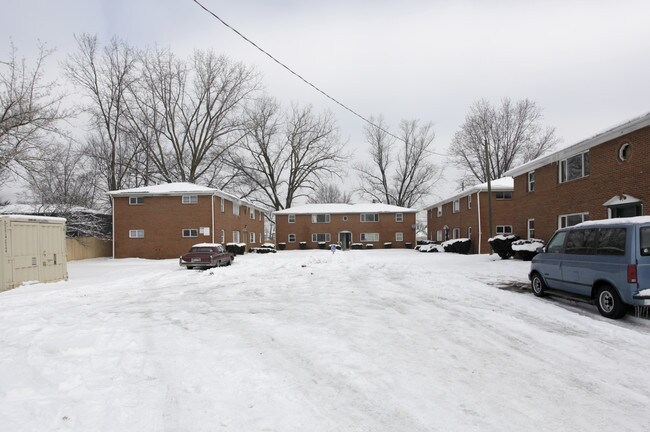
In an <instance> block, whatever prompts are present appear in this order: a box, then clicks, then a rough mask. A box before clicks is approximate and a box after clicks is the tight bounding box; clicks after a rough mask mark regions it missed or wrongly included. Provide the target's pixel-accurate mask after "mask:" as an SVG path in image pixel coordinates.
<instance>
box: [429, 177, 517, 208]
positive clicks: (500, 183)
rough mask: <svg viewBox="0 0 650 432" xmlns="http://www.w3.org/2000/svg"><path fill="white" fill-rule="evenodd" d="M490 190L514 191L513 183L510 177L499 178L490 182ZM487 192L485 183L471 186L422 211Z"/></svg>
mask: <svg viewBox="0 0 650 432" xmlns="http://www.w3.org/2000/svg"><path fill="white" fill-rule="evenodd" d="M490 183H491V184H490V188H491V189H492V192H504V191H505V192H508V191H513V190H514V189H515V181H514V179H513V178H512V177H501V178H500V179H496V180H492V181H491V182H490ZM487 190H488V185H487V182H485V183H481V184H478V185H476V186H472V187H471V188H469V189H465V190H464V191H461V192H458V193H457V194H456V195H454V196H452V197H449V198H446V199H444V200H442V201H439V202H437V203H435V204H432V205H430V206H427V207H425V208H424V209H423V210H430V209H432V208H436V207H440V206H441V205H444V204H447V203H450V202H452V201H456V200H457V199H459V198H462V197H466V196H467V195H473V194H475V193H477V192H485V191H487Z"/></svg>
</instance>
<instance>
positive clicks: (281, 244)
mask: <svg viewBox="0 0 650 432" xmlns="http://www.w3.org/2000/svg"><path fill="white" fill-rule="evenodd" d="M286 248H287V244H286V243H285V242H280V243H278V250H285V249H286Z"/></svg>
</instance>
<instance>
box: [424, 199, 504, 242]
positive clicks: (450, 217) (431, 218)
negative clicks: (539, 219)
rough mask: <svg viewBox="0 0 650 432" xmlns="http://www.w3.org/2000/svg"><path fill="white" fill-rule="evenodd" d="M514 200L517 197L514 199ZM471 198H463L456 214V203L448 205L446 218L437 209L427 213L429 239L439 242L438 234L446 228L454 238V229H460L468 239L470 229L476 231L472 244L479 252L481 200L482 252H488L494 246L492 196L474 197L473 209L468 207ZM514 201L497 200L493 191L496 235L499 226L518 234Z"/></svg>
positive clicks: (461, 233) (461, 235)
mask: <svg viewBox="0 0 650 432" xmlns="http://www.w3.org/2000/svg"><path fill="white" fill-rule="evenodd" d="M513 198H514V197H513ZM467 200H468V197H467V196H464V197H461V198H460V208H459V211H458V212H457V213H454V212H453V202H449V203H446V204H444V205H443V206H442V215H441V216H440V217H438V209H437V208H433V209H430V210H427V230H428V237H429V240H434V241H435V240H436V232H437V231H438V230H443V241H444V240H445V238H444V227H445V226H448V227H449V238H450V239H451V238H453V230H454V228H460V237H461V238H468V235H467V234H468V228H469V227H471V228H472V233H471V235H470V236H469V238H470V240H471V241H472V249H471V253H478V252H479V244H478V243H479V223H478V207H479V200H480V210H481V224H482V225H481V227H480V230H481V248H480V252H481V253H488V252H489V251H490V245H489V243H488V239H489V238H490V231H489V227H488V194H487V192H480V197H477V193H473V194H472V208H471V209H468V208H467ZM513 211H514V199H511V200H497V199H496V193H495V192H492V225H493V227H492V231H493V233H492V235H496V226H497V225H511V226H512V227H513V232H514V233H515V234H517V231H516V228H515V226H514V221H515V218H514V214H513Z"/></svg>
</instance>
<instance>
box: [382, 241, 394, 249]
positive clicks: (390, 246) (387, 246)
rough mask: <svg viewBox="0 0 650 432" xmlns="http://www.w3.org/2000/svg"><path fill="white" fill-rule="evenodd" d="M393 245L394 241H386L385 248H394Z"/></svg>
mask: <svg viewBox="0 0 650 432" xmlns="http://www.w3.org/2000/svg"><path fill="white" fill-rule="evenodd" d="M392 247H393V243H392V242H386V243H384V249H390V248H392Z"/></svg>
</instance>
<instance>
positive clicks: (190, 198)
mask: <svg viewBox="0 0 650 432" xmlns="http://www.w3.org/2000/svg"><path fill="white" fill-rule="evenodd" d="M198 203H199V196H198V195H182V196H181V204H198Z"/></svg>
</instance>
